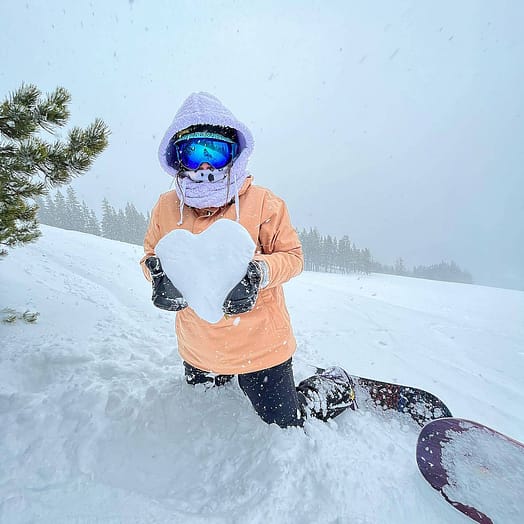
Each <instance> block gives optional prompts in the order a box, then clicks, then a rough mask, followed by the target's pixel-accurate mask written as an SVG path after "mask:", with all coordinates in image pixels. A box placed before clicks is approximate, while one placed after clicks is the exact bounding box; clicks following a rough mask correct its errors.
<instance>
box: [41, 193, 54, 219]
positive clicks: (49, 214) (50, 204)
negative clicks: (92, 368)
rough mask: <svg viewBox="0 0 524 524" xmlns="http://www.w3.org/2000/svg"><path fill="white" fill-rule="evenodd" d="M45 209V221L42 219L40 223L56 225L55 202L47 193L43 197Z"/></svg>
mask: <svg viewBox="0 0 524 524" xmlns="http://www.w3.org/2000/svg"><path fill="white" fill-rule="evenodd" d="M45 209H46V214H45V222H44V221H42V223H43V224H47V225H48V226H56V218H55V217H56V212H55V203H54V201H53V199H52V198H51V195H50V194H49V193H48V194H47V195H46V197H45Z"/></svg>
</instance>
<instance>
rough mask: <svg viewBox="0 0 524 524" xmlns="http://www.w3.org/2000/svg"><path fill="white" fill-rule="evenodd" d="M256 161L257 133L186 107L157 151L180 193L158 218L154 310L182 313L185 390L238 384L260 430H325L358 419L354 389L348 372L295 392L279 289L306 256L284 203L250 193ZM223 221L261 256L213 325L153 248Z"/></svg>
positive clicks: (256, 190)
mask: <svg viewBox="0 0 524 524" xmlns="http://www.w3.org/2000/svg"><path fill="white" fill-rule="evenodd" d="M252 151H253V136H252V134H251V132H250V131H249V129H248V128H247V127H246V126H245V125H244V124H243V123H242V122H239V121H238V120H237V119H236V118H235V117H234V116H233V114H232V113H231V112H230V111H229V110H228V109H227V108H225V107H224V106H223V105H222V104H221V102H220V101H219V100H218V99H216V98H215V97H214V96H212V95H209V94H207V93H194V94H192V95H191V96H189V97H188V98H187V100H186V101H185V102H184V103H183V105H182V106H181V108H180V109H179V111H178V112H177V114H176V115H175V118H174V120H173V123H172V124H171V126H170V127H169V129H168V130H167V132H166V134H165V136H164V139H163V140H162V142H161V145H160V149H159V158H160V163H161V165H162V167H163V168H164V170H165V171H167V172H168V173H169V174H170V175H172V176H173V177H175V182H176V184H175V190H174V191H169V192H167V193H165V194H163V195H161V196H160V198H159V200H158V202H157V204H156V205H155V207H154V209H153V212H152V214H151V221H150V224H149V228H148V231H147V233H146V237H145V240H144V251H145V255H144V257H143V258H142V260H141V264H142V269H143V271H144V274H145V276H146V278H148V280H151V281H152V285H153V303H154V304H155V306H157V307H159V308H161V309H166V310H169V311H177V312H178V314H177V316H176V335H177V339H178V350H179V352H180V356H181V357H182V359H183V360H184V367H185V377H186V381H187V383H188V384H191V385H194V384H202V383H210V384H211V385H216V386H219V385H222V384H225V383H226V382H228V381H230V380H231V379H232V378H233V376H234V375H237V376H238V383H239V385H240V387H241V388H242V390H243V391H244V393H245V394H246V395H247V397H248V398H249V400H250V401H251V403H252V404H253V407H254V408H255V410H256V412H257V413H258V415H259V416H260V417H261V418H262V420H264V422H267V423H268V424H271V423H276V424H278V425H279V426H281V427H288V426H302V425H303V423H304V419H305V418H306V417H308V416H314V417H317V418H320V419H323V420H326V419H328V418H332V417H335V416H337V415H338V414H340V413H342V411H344V410H345V409H346V408H347V407H352V408H353V409H354V407H355V404H354V391H353V384H352V381H351V378H350V377H349V376H348V374H347V373H346V372H345V371H344V370H343V369H342V368H339V367H333V368H329V369H327V370H325V371H323V372H320V373H317V374H316V375H313V376H312V377H309V378H307V379H306V380H303V381H302V382H301V383H300V384H299V385H298V386H295V382H294V378H293V368H292V361H291V357H292V355H293V353H294V352H295V349H296V341H295V338H294V336H293V332H292V329H291V323H290V319H289V314H288V312H287V309H286V305H285V301H284V292H283V289H282V284H283V283H285V282H287V281H288V280H289V279H291V278H292V277H294V276H296V275H298V274H299V273H300V272H301V271H302V267H303V255H302V247H301V245H300V241H299V239H298V236H297V234H296V232H295V230H294V228H293V227H292V225H291V222H290V219H289V215H288V211H287V208H286V205H285V203H284V201H283V200H282V199H280V198H278V197H277V196H275V195H274V194H273V193H272V192H271V191H269V190H268V189H265V188H262V187H260V186H255V185H254V184H253V178H252V177H251V176H250V175H249V174H248V172H247V169H246V168H247V162H248V159H249V157H250V155H251V153H252ZM222 218H224V219H231V220H237V221H238V222H239V223H240V224H241V225H242V226H243V227H244V228H245V229H246V230H247V231H248V233H249V235H250V236H251V238H252V239H253V241H254V242H255V244H256V250H255V255H254V257H253V260H252V261H251V262H249V265H248V267H247V271H246V274H245V276H244V278H242V280H241V281H240V282H239V283H238V284H237V285H236V286H235V287H233V289H231V291H230V292H229V294H228V295H227V297H226V300H225V301H224V304H223V308H222V309H223V311H224V317H223V318H222V319H221V320H219V321H218V322H217V323H214V324H213V323H209V322H207V321H205V320H203V319H202V318H200V317H199V316H198V315H197V314H196V313H195V311H194V310H193V309H192V308H191V307H188V305H187V302H186V300H185V298H184V297H183V296H182V294H181V293H180V291H179V290H178V289H177V288H176V287H175V286H174V284H173V283H172V282H171V280H170V279H169V278H168V277H167V275H166V274H165V272H164V271H163V269H162V265H161V263H160V259H159V258H158V257H157V256H156V254H155V247H156V246H157V244H158V242H159V241H160V239H162V238H163V237H164V236H166V235H167V234H168V233H170V232H172V231H174V230H176V229H184V230H187V231H189V232H191V233H194V234H198V233H202V232H203V231H205V230H206V229H207V228H208V227H209V226H210V225H211V224H213V223H214V222H216V221H217V220H218V219H222ZM171 276H173V275H171ZM173 280H175V281H176V278H173ZM179 286H180V284H179ZM239 318H240V321H239Z"/></svg>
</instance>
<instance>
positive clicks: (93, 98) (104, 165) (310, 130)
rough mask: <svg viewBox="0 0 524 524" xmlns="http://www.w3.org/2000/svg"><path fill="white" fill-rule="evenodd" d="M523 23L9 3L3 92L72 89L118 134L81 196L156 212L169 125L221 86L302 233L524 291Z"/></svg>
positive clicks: (506, 9) (454, 6)
mask: <svg viewBox="0 0 524 524" xmlns="http://www.w3.org/2000/svg"><path fill="white" fill-rule="evenodd" d="M523 26H524V4H523V3H522V2H520V1H519V0H515V1H502V2H487V1H477V0H464V1H462V2H454V1H450V0H446V1H441V2H433V3H429V2H415V1H395V2H389V1H386V0H377V1H374V2H349V1H342V0H339V1H330V2H326V1H320V0H319V1H301V2H298V1H287V2H282V1H263V2H262V1H253V2H240V1H227V2H226V1H224V2H211V1H194V0H192V1H177V2H172V1H167V0H163V1H161V0H158V1H148V2H146V1H145V0H136V1H132V2H131V1H124V0H119V1H117V0H115V1H112V2H104V1H102V0H93V1H91V2H78V3H73V2H65V1H49V0H46V1H32V0H27V1H25V2H19V1H8V0H3V1H2V2H1V3H0V45H1V49H2V68H1V71H0V94H2V95H5V94H7V93H8V92H9V91H12V90H14V89H15V88H16V87H18V86H19V85H20V84H21V83H22V82H27V83H28V82H33V83H35V84H37V85H38V86H39V87H41V88H42V89H44V90H47V91H49V90H52V89H54V88H55V87H56V86H57V85H63V86H64V87H66V88H67V89H69V90H70V92H71V93H72V97H73V102H72V106H71V110H72V119H71V123H72V124H78V125H87V124H88V123H89V122H91V121H92V120H93V119H94V118H95V116H101V117H102V118H104V120H105V121H106V122H107V123H108V124H109V126H110V127H111V129H112V136H111V143H110V147H109V148H108V149H107V151H106V152H105V153H104V154H103V155H102V156H101V158H100V159H99V160H98V161H97V162H96V165H95V167H94V168H93V170H92V172H91V173H90V174H88V175H86V176H84V177H83V178H81V179H78V180H77V181H76V182H75V183H74V187H75V189H76V190H77V192H78V194H79V196H80V198H84V199H85V200H86V201H87V203H88V204H89V205H90V206H92V207H95V208H97V207H98V206H99V205H100V202H101V200H102V198H103V197H108V198H109V199H110V201H111V202H112V203H113V204H114V205H116V206H117V207H120V206H121V207H123V206H124V205H125V203H126V201H131V202H133V203H134V204H135V205H136V206H137V207H138V208H139V209H140V210H141V211H143V212H144V213H145V212H146V211H147V210H148V209H150V208H151V206H152V205H153V204H154V202H155V201H156V198H157V196H158V194H159V193H160V192H163V191H165V190H167V189H168V188H169V184H170V182H171V180H170V178H169V177H168V176H167V175H166V174H164V173H163V172H162V171H161V169H160V167H159V165H158V162H157V158H156V150H157V145H158V142H159V140H160V137H161V135H162V133H163V132H164V130H165V128H166V127H167V125H168V124H169V122H170V120H171V118H172V116H173V114H174V112H175V110H176V109H177V107H178V106H179V105H180V103H181V102H182V101H183V99H184V98H185V97H186V96H187V95H188V94H189V93H190V92H192V91H197V90H205V91H210V92H212V93H214V94H215V95H217V96H218V97H219V98H221V99H222V101H223V102H224V103H225V104H226V105H228V106H229V107H230V108H231V109H232V110H233V112H234V113H235V114H236V115H237V116H238V117H239V118H240V119H242V120H244V121H245V122H246V123H247V124H248V125H249V126H251V128H252V130H253V132H254V135H255V139H256V141H257V144H256V148H255V153H254V156H253V159H252V162H251V165H250V167H251V170H252V172H253V174H254V175H255V178H256V182H257V183H259V184H261V185H265V186H268V187H270V188H271V189H273V190H274V191H275V192H276V193H277V194H279V195H280V196H282V197H284V198H285V199H286V201H287V202H288V204H289V208H290V211H291V215H292V218H293V221H294V223H295V225H296V226H297V227H299V228H302V227H309V226H317V227H318V228H319V229H320V231H321V232H322V233H324V234H328V233H330V234H332V235H336V236H339V237H340V236H342V235H343V234H348V235H349V236H350V237H351V238H352V239H353V240H354V241H355V242H356V243H357V245H359V246H361V247H369V248H370V249H371V251H372V253H373V255H374V256H375V257H376V258H377V259H378V260H379V261H382V262H383V263H393V262H394V260H395V259H396V257H398V256H402V257H403V258H404V260H405V262H406V263H407V264H408V265H410V266H411V265H413V264H431V263H436V262H439V261H440V260H441V259H447V260H449V259H454V260H455V261H456V262H457V263H458V264H459V265H461V266H462V267H465V268H466V269H469V270H470V271H471V272H472V273H473V276H474V278H475V280H476V282H479V283H486V284H490V285H497V286H507V287H516V288H520V289H524V247H523V246H524V242H523V241H524V205H523V202H524V199H523V197H522V194H523V192H524V182H523V178H522V174H523V169H522V166H523V159H524V148H522V143H523V140H524V121H523V116H524V112H523V104H524V102H523V100H524V99H523V98H522V96H521V92H522V86H523V84H524V82H523V80H524V49H523V42H524V36H523V35H524V33H523V32H522V27H523Z"/></svg>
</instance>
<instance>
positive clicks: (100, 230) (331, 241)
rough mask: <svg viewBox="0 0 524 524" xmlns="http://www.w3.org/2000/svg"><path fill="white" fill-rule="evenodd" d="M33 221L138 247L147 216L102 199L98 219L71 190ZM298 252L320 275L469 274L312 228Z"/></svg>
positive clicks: (463, 277) (43, 206) (460, 278)
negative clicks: (377, 256) (376, 253)
mask: <svg viewBox="0 0 524 524" xmlns="http://www.w3.org/2000/svg"><path fill="white" fill-rule="evenodd" d="M36 203H37V205H38V219H39V221H40V222H41V223H42V224H47V225H49V226H55V227H60V228H62V229H72V230H75V231H82V232H84V233H90V234H92V235H98V236H102V237H105V238H110V239H113V240H120V241H122V242H128V243H130V244H138V245H142V243H143V241H144V236H145V234H146V230H147V226H148V224H149V214H148V215H147V216H145V215H143V214H142V213H140V212H139V211H137V209H136V208H135V206H134V205H133V204H131V203H129V202H128V203H127V204H126V206H125V208H124V209H118V210H116V209H115V208H114V207H113V206H112V205H111V204H110V202H109V201H108V200H107V198H104V200H103V201H102V218H101V219H98V217H97V215H96V213H95V212H94V211H93V210H92V209H90V208H89V207H88V206H87V204H86V203H85V201H83V200H82V202H79V200H78V198H77V196H76V193H75V191H74V190H73V188H72V187H71V186H68V187H67V190H66V194H65V196H64V194H63V193H62V192H61V191H60V190H57V191H56V193H55V194H54V196H51V195H50V194H49V193H48V194H47V195H46V197H45V198H37V200H36ZM298 236H299V238H300V241H301V243H302V249H303V251H304V269H305V270H306V271H318V272H325V273H365V274H368V273H387V274H391V275H401V276H408V277H416V278H428V279H432V280H445V281H448V282H462V283H466V284H471V283H472V282H473V279H472V277H471V274H470V273H469V272H467V271H463V270H462V269H460V267H459V266H458V265H457V264H456V263H455V262H453V261H452V262H444V261H443V262H440V263H439V264H434V265H431V266H415V267H414V268H413V269H412V270H409V269H408V268H407V267H406V265H405V263H404V260H403V259H402V258H398V259H397V260H396V262H395V264H394V265H384V264H381V263H380V262H377V261H376V260H374V258H373V257H372V256H371V252H370V250H369V249H368V248H358V247H357V246H356V245H355V244H354V243H353V242H352V241H351V240H350V238H349V236H348V235H344V236H343V237H342V238H341V239H337V237H335V236H331V235H321V234H320V233H319V232H318V230H317V229H316V228H311V229H309V230H306V229H303V230H302V231H299V232H298Z"/></svg>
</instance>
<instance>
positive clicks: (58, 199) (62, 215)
mask: <svg viewBox="0 0 524 524" xmlns="http://www.w3.org/2000/svg"><path fill="white" fill-rule="evenodd" d="M53 204H54V213H55V223H54V226H55V227H61V228H62V229H69V228H68V227H67V221H68V216H67V208H66V200H65V197H64V195H63V194H62V192H61V191H60V190H59V189H58V190H57V191H56V194H55V199H54V201H53Z"/></svg>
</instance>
